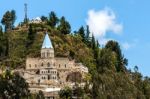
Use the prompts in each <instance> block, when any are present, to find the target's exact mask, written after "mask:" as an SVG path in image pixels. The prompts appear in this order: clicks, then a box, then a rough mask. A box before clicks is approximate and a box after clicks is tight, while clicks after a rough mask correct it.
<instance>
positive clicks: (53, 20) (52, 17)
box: [48, 11, 59, 28]
mask: <svg viewBox="0 0 150 99" xmlns="http://www.w3.org/2000/svg"><path fill="white" fill-rule="evenodd" d="M58 21H59V20H58V18H57V16H56V14H55V12H53V11H52V12H51V13H50V14H49V20H48V24H49V25H50V26H51V27H52V28H54V27H55V26H56V24H57V23H58Z"/></svg>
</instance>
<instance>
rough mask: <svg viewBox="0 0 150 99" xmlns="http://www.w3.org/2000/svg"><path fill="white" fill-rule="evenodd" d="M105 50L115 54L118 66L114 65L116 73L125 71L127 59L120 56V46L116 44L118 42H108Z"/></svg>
mask: <svg viewBox="0 0 150 99" xmlns="http://www.w3.org/2000/svg"><path fill="white" fill-rule="evenodd" d="M105 48H107V49H109V50H111V51H113V52H115V53H116V57H117V60H118V62H117V63H118V64H117V65H116V69H117V71H126V68H125V66H126V65H127V63H128V62H127V59H126V58H124V56H123V55H122V52H121V49H120V45H119V44H118V42H116V41H113V40H110V41H108V42H107V44H106V46H105Z"/></svg>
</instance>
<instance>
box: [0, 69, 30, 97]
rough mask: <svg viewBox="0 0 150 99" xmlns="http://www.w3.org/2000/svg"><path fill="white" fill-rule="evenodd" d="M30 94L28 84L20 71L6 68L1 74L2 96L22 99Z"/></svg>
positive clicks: (0, 87)
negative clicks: (13, 71) (14, 71)
mask: <svg viewBox="0 0 150 99" xmlns="http://www.w3.org/2000/svg"><path fill="white" fill-rule="evenodd" d="M28 95H29V91H28V84H27V83H26V82H25V79H24V78H22V77H21V76H20V75H19V74H18V73H14V74H12V73H11V71H9V70H6V71H5V73H3V74H2V75H0V98H2V99H21V98H25V97H26V98H27V96H28Z"/></svg>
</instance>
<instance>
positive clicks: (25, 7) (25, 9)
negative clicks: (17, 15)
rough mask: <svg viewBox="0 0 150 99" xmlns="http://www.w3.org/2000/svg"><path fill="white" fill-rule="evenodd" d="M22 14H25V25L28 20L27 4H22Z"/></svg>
mask: <svg viewBox="0 0 150 99" xmlns="http://www.w3.org/2000/svg"><path fill="white" fill-rule="evenodd" d="M24 13H25V17H24V23H27V22H28V18H27V3H25V4H24Z"/></svg>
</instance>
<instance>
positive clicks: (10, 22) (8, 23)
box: [1, 10, 16, 31]
mask: <svg viewBox="0 0 150 99" xmlns="http://www.w3.org/2000/svg"><path fill="white" fill-rule="evenodd" d="M15 20H16V13H15V11H14V10H12V11H7V12H6V13H5V14H4V15H3V18H2V20H1V23H2V24H3V25H4V26H5V31H7V30H8V29H12V28H13V27H14V22H15Z"/></svg>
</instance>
